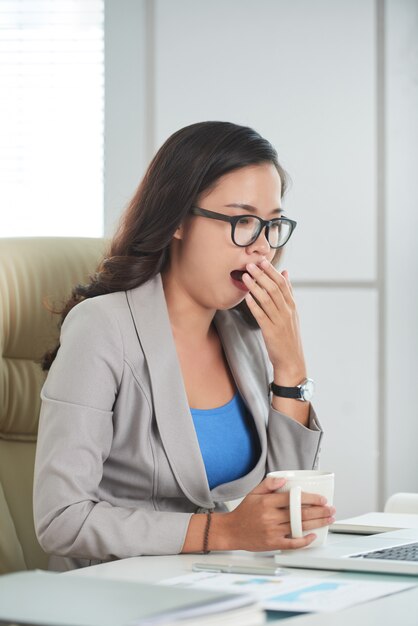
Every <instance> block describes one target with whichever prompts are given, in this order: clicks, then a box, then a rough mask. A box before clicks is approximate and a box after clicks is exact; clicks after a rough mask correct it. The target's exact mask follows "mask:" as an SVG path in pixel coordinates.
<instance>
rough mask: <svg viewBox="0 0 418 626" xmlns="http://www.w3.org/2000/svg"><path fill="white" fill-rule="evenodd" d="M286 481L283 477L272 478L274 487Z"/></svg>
mask: <svg viewBox="0 0 418 626" xmlns="http://www.w3.org/2000/svg"><path fill="white" fill-rule="evenodd" d="M285 482H286V479H285V478H273V486H274V487H279V486H282V485H284V484H285Z"/></svg>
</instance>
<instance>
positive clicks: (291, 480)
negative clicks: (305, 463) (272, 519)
mask: <svg viewBox="0 0 418 626" xmlns="http://www.w3.org/2000/svg"><path fill="white" fill-rule="evenodd" d="M268 476H273V478H285V479H286V483H285V484H284V485H283V487H280V489H277V493H284V492H287V491H288V492H289V509H290V527H291V529H292V537H294V538H296V537H304V536H305V535H308V534H309V533H311V532H313V533H315V535H316V539H315V541H313V542H312V543H311V544H310V545H309V546H308V547H318V546H323V545H324V544H325V542H326V539H327V534H328V526H322V527H321V528H315V529H312V530H309V531H303V530H302V502H301V494H302V491H304V492H305V493H317V494H319V495H320V496H325V498H326V499H327V504H328V505H330V506H331V505H332V502H333V498H334V474H333V473H332V472H323V471H321V470H284V471H278V472H270V473H269V474H268Z"/></svg>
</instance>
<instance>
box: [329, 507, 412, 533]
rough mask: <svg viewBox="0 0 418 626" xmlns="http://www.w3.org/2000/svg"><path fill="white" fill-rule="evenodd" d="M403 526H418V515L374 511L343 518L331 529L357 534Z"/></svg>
mask: <svg viewBox="0 0 418 626" xmlns="http://www.w3.org/2000/svg"><path fill="white" fill-rule="evenodd" d="M403 528H418V515H414V514H412V513H382V512H373V513H365V514H364V515H358V516H357V517H349V518H347V519H342V520H339V521H337V522H335V523H334V524H332V525H331V526H330V530H331V531H332V532H334V533H349V534H355V535H375V534H377V533H386V532H390V531H391V530H401V529H403Z"/></svg>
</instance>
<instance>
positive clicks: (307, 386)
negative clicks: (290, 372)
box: [270, 378, 315, 402]
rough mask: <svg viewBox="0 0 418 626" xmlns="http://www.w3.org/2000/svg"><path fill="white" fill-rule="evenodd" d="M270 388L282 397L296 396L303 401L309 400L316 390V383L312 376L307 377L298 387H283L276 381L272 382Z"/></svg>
mask: <svg viewBox="0 0 418 626" xmlns="http://www.w3.org/2000/svg"><path fill="white" fill-rule="evenodd" d="M270 390H271V391H272V393H273V395H275V396H279V397H280V398H294V399H295V400H301V402H309V401H310V400H311V398H312V396H313V394H314V391H315V383H314V381H313V380H312V378H305V379H304V380H302V382H301V383H300V384H299V385H297V386H296V387H282V386H281V385H276V384H275V383H270Z"/></svg>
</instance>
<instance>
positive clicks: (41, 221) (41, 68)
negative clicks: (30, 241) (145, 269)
mask: <svg viewBox="0 0 418 626" xmlns="http://www.w3.org/2000/svg"><path fill="white" fill-rule="evenodd" d="M103 135H104V2H103V0H49V1H48V0H44V1H41V0H0V237H9V236H39V235H46V236H52V235H53V236H92V237H98V236H101V235H102V234H103Z"/></svg>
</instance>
